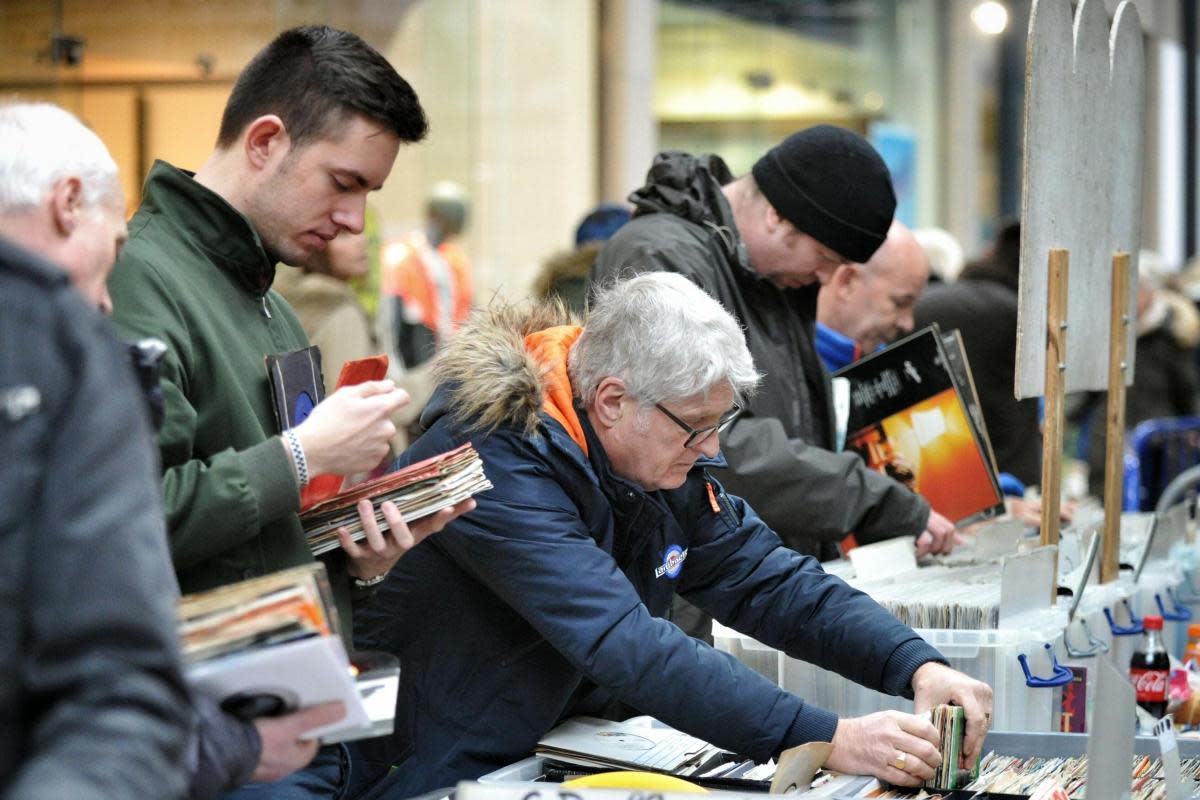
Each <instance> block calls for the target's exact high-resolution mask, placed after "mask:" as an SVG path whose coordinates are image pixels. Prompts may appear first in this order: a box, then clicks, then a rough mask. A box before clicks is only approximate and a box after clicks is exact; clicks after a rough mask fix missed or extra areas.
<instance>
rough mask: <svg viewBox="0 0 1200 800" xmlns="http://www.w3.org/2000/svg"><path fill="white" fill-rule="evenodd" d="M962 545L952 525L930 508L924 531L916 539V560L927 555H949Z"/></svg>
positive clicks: (961, 540)
mask: <svg viewBox="0 0 1200 800" xmlns="http://www.w3.org/2000/svg"><path fill="white" fill-rule="evenodd" d="M962 543H963V538H962V536H960V535H959V533H958V531H957V530H955V528H954V523H953V522H951V521H950V520H948V519H946V518H945V517H943V516H942V515H941V514H939V513H938V512H936V511H934V510H933V509H932V508H931V509H929V521H928V522H927V523H925V530H924V531H923V532H922V533H921V535H920V536H918V537H917V558H921V557H922V556H925V555H928V554H929V553H938V554H945V553H949V552H950V551H951V550H953V549H954V548H955V546H957V545H960V544H962Z"/></svg>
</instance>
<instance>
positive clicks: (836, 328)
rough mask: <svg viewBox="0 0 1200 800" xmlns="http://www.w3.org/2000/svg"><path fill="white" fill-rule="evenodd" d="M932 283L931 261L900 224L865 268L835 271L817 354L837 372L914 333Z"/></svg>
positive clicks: (823, 304)
mask: <svg viewBox="0 0 1200 800" xmlns="http://www.w3.org/2000/svg"><path fill="white" fill-rule="evenodd" d="M928 280H929V259H928V258H926V256H925V251H924V250H922V249H921V245H920V244H919V243H918V242H917V240H916V237H914V236H913V234H912V231H910V230H909V229H908V228H907V227H905V226H904V224H903V223H901V222H893V223H892V226H891V228H890V229H889V230H888V235H887V239H886V240H885V241H884V243H883V245H882V246H880V248H879V249H878V250H876V251H875V255H873V256H871V259H870V260H869V261H867V262H866V263H865V264H855V263H853V262H848V263H845V264H842V265H840V266H839V267H838V268H837V270H835V271H834V273H833V275H832V277H830V279H829V281H828V282H827V283H826V284H825V285H824V286H823V287H821V293H820V294H819V295H818V296H817V351H818V353H819V354H820V356H821V360H822V361H823V362H824V363H825V367H826V368H827V369H828V370H829V371H830V372H835V371H837V370H839V369H841V368H842V367H844V366H846V365H847V364H851V363H853V362H854V361H857V360H858V359H859V358H860V357H862V356H864V355H866V354H868V353H873V352H874V351H875V350H878V349H879V348H880V347H883V346H884V345H886V344H889V343H890V342H892V341H893V340H895V339H896V338H898V337H899V336H901V335H902V334H906V333H910V332H912V329H913V306H915V305H916V302H917V299H918V298H919V297H920V296H921V292H922V290H924V288H925V284H926V283H927V282H928Z"/></svg>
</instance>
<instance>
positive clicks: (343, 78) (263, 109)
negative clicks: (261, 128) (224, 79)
mask: <svg viewBox="0 0 1200 800" xmlns="http://www.w3.org/2000/svg"><path fill="white" fill-rule="evenodd" d="M346 113H358V114H362V115H363V116H365V117H367V118H369V119H371V120H374V121H375V122H378V123H380V124H382V125H385V126H387V127H388V128H390V129H391V130H392V131H393V132H394V133H395V134H396V136H398V137H399V138H400V141H402V142H419V141H420V140H421V139H423V138H425V134H426V132H427V131H428V130H429V123H428V122H427V121H426V119H425V112H424V110H423V109H422V108H421V103H420V101H419V100H417V93H416V92H414V91H413V88H412V87H411V86H409V85H408V82H407V81H405V80H404V78H401V77H400V75H399V74H398V73H397V72H396V70H395V69H394V68H393V67H392V65H391V64H389V63H388V61H387V59H385V58H384V57H383V56H382V55H380V54H379V52H378V51H377V50H375V48H373V47H371V45H369V44H367V43H366V42H364V41H363V40H362V39H361V38H360V37H358V36H356V35H355V34H353V33H350V32H348V31H342V30H338V29H337V28H330V27H328V26H325V25H308V26H305V27H301V28H292V29H291V30H286V31H284V32H283V33H281V34H279V36H277V37H275V40H274V41H272V42H271V43H270V44H269V45H267V46H266V47H265V48H263V49H262V50H261V51H260V52H259V53H258V55H256V56H255V57H254V58H253V59H252V60H251V61H250V63H249V64H247V65H246V68H245V69H243V70H242V73H241V75H239V76H238V79H237V83H236V84H234V87H233V92H232V93H231V94H230V96H229V102H227V103H226V104H225V113H224V114H223V115H222V116H221V131H220V133H219V134H218V135H217V147H221V148H227V147H230V146H231V145H233V144H234V142H236V141H237V138H238V136H239V135H241V133H242V131H243V130H245V128H246V126H247V125H249V124H250V123H251V122H253V121H254V120H255V119H258V118H259V117H261V116H263V115H265V114H275V115H276V116H278V117H279V118H280V119H282V120H283V124H284V125H285V126H286V127H287V132H288V136H289V137H290V138H291V140H292V144H293V145H298V144H302V143H304V142H306V141H308V140H310V139H314V138H317V137H319V136H322V135H324V134H325V133H327V132H328V131H329V130H330V129H331V128H332V127H333V126H334V125H335V124H337V123H338V122H340V121H341V119H342V118H343V116H344V115H345V114H346Z"/></svg>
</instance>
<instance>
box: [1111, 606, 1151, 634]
mask: <svg viewBox="0 0 1200 800" xmlns="http://www.w3.org/2000/svg"><path fill="white" fill-rule="evenodd" d="M1122 602H1123V603H1125V610H1126V611H1127V612H1129V621H1130V622H1131V623H1133V624H1132V625H1130V626H1129V627H1127V628H1122V627H1121V626H1120V625H1118V624H1117V621H1116V620H1115V619H1113V615H1112V609H1111V608H1106V609H1104V616H1105V617H1106V618H1107V619H1108V627H1109V630H1111V631H1112V635H1113V636H1137V635H1138V634H1140V633H1142V632H1143V631H1144V630H1146V629H1145V628H1144V627H1142V621H1141V620H1140V619H1138V618H1137V617H1135V616H1134V615H1133V609H1132V608H1130V607H1129V601H1128V600H1124V601H1122Z"/></svg>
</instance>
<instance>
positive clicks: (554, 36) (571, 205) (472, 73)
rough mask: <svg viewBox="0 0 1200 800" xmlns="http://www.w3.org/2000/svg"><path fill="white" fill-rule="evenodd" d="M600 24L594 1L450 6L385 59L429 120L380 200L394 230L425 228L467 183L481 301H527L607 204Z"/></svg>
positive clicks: (403, 32) (401, 37) (434, 7)
mask: <svg viewBox="0 0 1200 800" xmlns="http://www.w3.org/2000/svg"><path fill="white" fill-rule="evenodd" d="M596 25H597V17H596V12H595V4H594V3H593V2H591V1H590V0H566V1H565V2H564V1H563V0H523V2H520V3H512V2H506V1H505V0H439V1H438V2H425V3H420V4H417V5H416V6H414V7H413V9H412V11H411V14H410V16H409V17H408V19H406V21H405V24H404V25H403V26H402V27H401V28H400V29H398V30H397V32H396V37H395V39H394V40H393V41H392V42H391V43H389V44H388V45H387V47H386V48H385V50H384V52H385V53H386V55H387V56H388V58H389V59H390V60H391V61H392V63H394V64H395V65H396V66H397V68H398V69H399V70H400V71H401V73H402V74H404V75H405V76H406V77H407V78H409V80H411V81H412V82H413V85H414V87H415V88H416V89H417V92H418V94H420V96H421V99H422V103H423V104H424V106H425V108H426V111H427V112H428V114H429V120H430V136H429V140H428V141H427V142H425V143H422V144H420V145H417V146H415V147H409V148H405V149H403V150H402V151H401V153H400V156H399V158H398V159H397V160H396V168H395V169H394V170H393V172H392V177H391V179H390V180H389V182H388V185H387V186H386V187H385V188H384V189H383V191H381V192H380V193H379V196H378V199H377V208H378V210H379V212H380V217H381V219H382V221H383V224H384V228H385V232H386V233H388V234H390V235H396V234H398V233H400V232H402V231H403V230H405V229H407V228H409V227H412V226H414V225H419V224H420V222H421V215H422V207H423V203H422V197H423V194H424V192H425V191H426V190H427V189H428V188H429V187H430V186H432V185H433V184H434V183H436V182H437V181H439V180H453V181H455V182H457V183H459V184H460V185H462V186H463V187H464V188H465V189H466V190H467V192H468V194H469V195H470V198H471V204H472V207H471V219H470V221H469V228H468V235H467V249H468V252H469V253H470V254H471V256H472V257H473V259H474V266H475V275H476V279H477V281H478V282H479V286H480V290H481V292H480V296H481V299H484V300H486V299H487V297H489V296H490V294H491V292H493V291H499V292H500V293H501V294H502V295H504V296H506V297H510V298H515V297H519V296H523V295H524V294H525V293H526V292H527V291H528V287H529V284H530V283H531V282H532V280H533V277H534V276H535V275H536V273H537V270H538V268H539V267H540V264H541V262H542V260H543V259H545V258H546V257H547V256H549V255H550V254H551V253H552V252H554V251H556V250H559V249H562V248H564V247H566V246H567V245H568V244H570V242H571V241H572V237H573V235H574V229H575V225H576V224H577V223H578V221H579V219H580V218H581V217H582V216H583V215H584V213H586V212H587V211H588V210H589V209H590V208H591V207H592V206H593V205H595V203H596V199H597V191H598V190H597V178H596V171H597V170H596V161H597V155H596V138H597V137H596V135H595V129H596V114H595V108H596V46H595V42H596V38H597V34H596Z"/></svg>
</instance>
